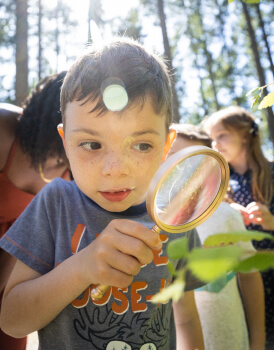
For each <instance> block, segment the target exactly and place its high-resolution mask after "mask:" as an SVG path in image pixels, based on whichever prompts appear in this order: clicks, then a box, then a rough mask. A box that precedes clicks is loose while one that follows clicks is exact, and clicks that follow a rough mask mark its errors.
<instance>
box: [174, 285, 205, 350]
mask: <svg viewBox="0 0 274 350" xmlns="http://www.w3.org/2000/svg"><path fill="white" fill-rule="evenodd" d="M173 310H174V319H175V325H176V342H177V346H176V348H177V349H178V350H194V349H195V350H203V349H204V340H203V334H202V328H201V323H200V318H199V314H198V311H197V308H196V303H195V299H194V291H189V292H185V293H184V296H183V298H181V299H180V300H179V301H178V302H177V303H173Z"/></svg>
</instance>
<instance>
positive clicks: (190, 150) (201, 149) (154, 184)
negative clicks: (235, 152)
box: [146, 146, 229, 233]
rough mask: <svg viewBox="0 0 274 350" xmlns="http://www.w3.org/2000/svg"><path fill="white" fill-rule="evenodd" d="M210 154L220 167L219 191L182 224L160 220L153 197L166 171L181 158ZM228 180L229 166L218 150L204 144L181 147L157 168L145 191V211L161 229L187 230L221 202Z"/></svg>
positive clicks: (207, 215) (211, 212)
mask: <svg viewBox="0 0 274 350" xmlns="http://www.w3.org/2000/svg"><path fill="white" fill-rule="evenodd" d="M200 154H203V155H210V156H212V157H213V158H215V159H216V160H217V162H218V164H219V165H220V169H221V183H220V187H219V191H218V193H217V195H216V197H215V198H214V200H213V201H212V203H211V204H210V205H209V207H208V208H207V209H206V210H205V211H204V213H202V214H201V215H199V216H198V217H197V218H196V219H194V220H192V221H190V222H187V223H185V224H182V225H178V226H173V225H167V224H165V223H164V222H162V221H161V220H160V219H159V217H158V216H157V213H156V208H155V205H154V203H155V198H156V195H157V192H158V190H159V188H160V186H161V185H162V183H163V182H164V180H165V179H166V177H167V175H168V173H169V172H170V171H171V170H172V169H173V168H174V167H175V166H176V165H178V163H180V162H182V161H183V160H185V159H187V158H189V157H192V156H195V155H200ZM228 181H229V167H228V163H227V161H226V160H225V158H224V157H223V156H222V155H221V154H220V153H218V152H216V151H214V150H213V149H211V148H209V147H206V146H190V147H187V148H185V149H182V150H180V151H178V152H176V153H175V154H173V155H172V156H171V157H170V158H168V159H167V160H166V161H165V162H164V163H163V164H162V165H161V167H160V168H159V169H158V171H157V172H156V174H155V176H154V178H153V179H152V181H151V184H150V186H149V189H148V193H147V201H146V205H147V211H148V213H149V215H150V217H151V218H152V220H153V221H154V222H155V224H156V225H157V226H158V227H160V228H161V229H162V230H164V231H167V232H170V233H179V232H185V231H189V230H191V229H193V228H195V227H197V226H198V225H200V224H201V223H203V222H204V221H205V220H207V219H208V218H209V217H210V216H211V215H212V214H213V212H214V211H215V210H216V209H217V208H218V206H219V204H220V203H221V202H222V200H223V198H224V196H225V194H226V191H227V186H228Z"/></svg>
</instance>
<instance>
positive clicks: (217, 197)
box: [91, 146, 229, 300]
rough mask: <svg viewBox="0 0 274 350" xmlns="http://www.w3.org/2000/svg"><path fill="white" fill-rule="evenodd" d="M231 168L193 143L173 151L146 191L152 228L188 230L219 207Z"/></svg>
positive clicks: (101, 290) (100, 292)
mask: <svg viewBox="0 0 274 350" xmlns="http://www.w3.org/2000/svg"><path fill="white" fill-rule="evenodd" d="M228 181H229V168H228V164H227V162H226V160H225V158H224V157H223V156H222V155H221V154H220V153H218V152H216V151H214V150H212V149H211V148H208V147H205V146H191V147H187V148H184V149H182V150H180V151H178V152H176V153H174V154H173V155H172V156H171V157H170V158H168V159H167V160H166V161H165V162H164V163H163V164H162V165H161V166H160V168H159V169H158V171H157V172H156V174H155V175H154V177H153V179H152V181H151V183H150V185H149V189H148V192H147V198H146V206H147V211H148V214H149V216H150V217H151V219H152V220H153V221H154V223H155V225H154V226H153V227H152V231H154V232H155V233H157V234H159V233H160V232H161V230H164V231H166V232H169V233H179V232H185V231H189V230H191V229H193V228H195V227H197V226H198V225H200V224H201V223H202V222H204V221H205V220H206V219H208V218H209V217H210V215H211V214H213V212H214V211H215V210H216V209H217V208H218V206H219V204H220V203H221V201H222V200H223V198H224V195H225V193H226V191H227V186H228ZM109 288H110V286H107V285H99V286H97V287H95V288H94V289H92V291H91V298H92V299H93V300H100V299H101V298H102V297H103V296H104V294H105V293H106V291H107V290H108V289H109Z"/></svg>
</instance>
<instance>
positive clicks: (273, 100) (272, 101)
mask: <svg viewBox="0 0 274 350" xmlns="http://www.w3.org/2000/svg"><path fill="white" fill-rule="evenodd" d="M272 105H274V92H270V93H269V94H268V95H266V96H265V97H264V98H263V99H262V101H261V103H260V104H259V107H258V109H263V108H267V107H271V106H272Z"/></svg>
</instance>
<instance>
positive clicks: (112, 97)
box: [103, 84, 128, 112]
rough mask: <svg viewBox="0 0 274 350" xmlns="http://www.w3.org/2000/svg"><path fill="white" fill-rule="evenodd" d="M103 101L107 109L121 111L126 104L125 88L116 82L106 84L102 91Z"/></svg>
mask: <svg viewBox="0 0 274 350" xmlns="http://www.w3.org/2000/svg"><path fill="white" fill-rule="evenodd" d="M103 101H104V104H105V106H106V107H107V109H108V110H110V111H112V112H118V111H121V110H122V109H124V108H125V107H126V106H127V104H128V95H127V92H126V89H125V88H124V87H123V86H121V85H118V84H111V85H108V86H107V87H106V88H105V89H104V92H103Z"/></svg>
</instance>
